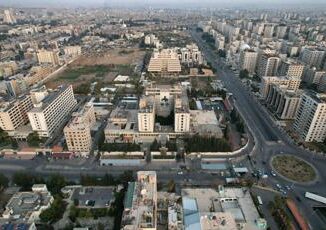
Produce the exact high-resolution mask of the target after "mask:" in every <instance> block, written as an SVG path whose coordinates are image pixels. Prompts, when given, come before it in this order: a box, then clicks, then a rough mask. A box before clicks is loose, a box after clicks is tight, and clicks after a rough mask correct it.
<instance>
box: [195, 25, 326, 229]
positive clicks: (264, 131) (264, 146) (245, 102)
mask: <svg viewBox="0 0 326 230" xmlns="http://www.w3.org/2000/svg"><path fill="white" fill-rule="evenodd" d="M191 35H192V37H193V38H194V40H195V41H196V42H197V44H198V46H199V48H200V49H201V50H202V52H203V54H204V56H205V58H206V60H207V61H208V62H210V63H211V64H212V66H213V67H214V68H215V69H216V70H217V79H220V80H222V82H223V83H224V85H225V87H226V88H227V90H228V91H229V92H231V93H232V94H233V95H234V98H235V106H236V108H237V110H238V111H239V113H240V114H241V115H242V117H243V119H244V121H245V123H246V125H247V126H248V128H249V130H250V131H251V134H252V135H253V137H254V140H255V147H254V149H253V151H252V152H251V154H252V156H253V157H252V158H253V159H254V160H255V162H256V164H255V165H254V168H255V169H260V170H262V171H264V172H267V173H269V172H270V171H271V166H270V161H271V158H272V157H273V156H275V155H278V154H284V153H286V154H292V155H295V156H298V157H301V158H303V159H304V160H306V161H308V162H310V163H311V164H312V165H313V166H314V167H315V168H316V169H317V171H318V179H317V180H316V181H315V182H314V183H312V184H298V183H292V182H289V181H287V180H285V179H283V178H281V177H279V176H278V177H276V178H269V179H267V180H266V183H267V184H268V185H270V186H271V187H274V188H275V184H277V183H279V184H282V185H292V186H293V187H294V189H293V190H292V191H291V192H290V193H289V194H288V195H289V196H290V197H292V198H294V199H296V198H298V197H299V198H300V199H301V200H302V202H297V205H298V206H299V209H300V210H301V211H302V212H303V214H304V215H305V216H306V217H307V219H308V222H309V225H310V226H311V228H312V229H320V226H323V225H324V224H325V223H323V222H322V220H321V219H320V218H319V216H318V215H315V212H314V210H313V209H312V206H316V205H321V204H318V203H314V202H311V201H309V200H307V199H306V198H304V193H305V192H306V191H310V192H314V193H317V194H320V195H322V196H326V170H325V166H326V159H325V158H324V157H323V156H320V155H317V154H314V153H312V152H310V151H306V150H304V149H302V148H300V147H298V146H297V145H296V144H295V143H294V142H293V141H292V140H291V139H290V138H289V136H288V135H287V134H286V133H285V132H284V131H283V130H282V129H280V128H279V127H278V126H277V125H276V124H275V122H274V121H273V120H272V119H271V116H270V115H269V114H268V112H267V110H266V109H265V108H264V107H263V106H262V105H261V104H260V103H259V102H258V100H257V99H256V98H255V96H254V95H252V93H251V92H250V91H249V90H248V89H247V88H246V87H244V85H243V84H242V82H241V80H240V79H239V78H238V77H237V76H235V74H234V73H233V72H232V71H231V70H230V69H229V68H228V67H227V66H226V65H225V63H224V61H223V60H221V58H219V57H218V56H217V54H216V51H214V50H212V49H211V48H210V47H209V46H208V45H207V44H206V43H205V41H203V40H202V39H201V33H197V32H196V31H195V30H192V31H191ZM248 165H249V164H248ZM312 214H313V215H312Z"/></svg>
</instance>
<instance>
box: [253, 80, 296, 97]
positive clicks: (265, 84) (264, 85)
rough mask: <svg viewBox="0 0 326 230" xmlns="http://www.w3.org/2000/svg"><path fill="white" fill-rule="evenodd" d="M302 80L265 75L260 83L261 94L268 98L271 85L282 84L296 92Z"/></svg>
mask: <svg viewBox="0 0 326 230" xmlns="http://www.w3.org/2000/svg"><path fill="white" fill-rule="evenodd" d="M300 83H301V80H300V79H297V78H293V77H287V76H282V77H263V78H262V81H261V85H260V91H259V92H260V95H261V97H262V98H264V99H265V98H266V97H267V95H268V93H269V90H270V87H271V85H278V86H281V87H283V88H285V89H287V90H289V91H293V92H296V91H297V90H298V89H299V87H300Z"/></svg>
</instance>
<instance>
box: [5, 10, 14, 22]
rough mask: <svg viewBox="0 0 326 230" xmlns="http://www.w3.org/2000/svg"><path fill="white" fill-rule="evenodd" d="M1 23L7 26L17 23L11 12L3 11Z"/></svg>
mask: <svg viewBox="0 0 326 230" xmlns="http://www.w3.org/2000/svg"><path fill="white" fill-rule="evenodd" d="M3 14H4V17H3V21H4V22H5V23H8V24H15V23H16V22H17V20H16V18H15V16H14V14H13V12H12V10H4V12H3Z"/></svg>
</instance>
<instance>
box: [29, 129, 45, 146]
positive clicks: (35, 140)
mask: <svg viewBox="0 0 326 230" xmlns="http://www.w3.org/2000/svg"><path fill="white" fill-rule="evenodd" d="M41 142H42V140H41V138H40V137H39V135H38V133H37V132H33V133H31V134H29V135H28V136H27V144H28V145H29V146H31V147H39V146H40V144H41Z"/></svg>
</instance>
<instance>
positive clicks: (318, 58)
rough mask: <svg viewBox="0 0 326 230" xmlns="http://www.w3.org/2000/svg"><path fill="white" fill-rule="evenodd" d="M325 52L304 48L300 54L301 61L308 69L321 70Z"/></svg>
mask: <svg viewBox="0 0 326 230" xmlns="http://www.w3.org/2000/svg"><path fill="white" fill-rule="evenodd" d="M325 53H326V52H325V50H320V49H315V48H305V49H304V50H303V51H302V52H301V57H300V58H301V60H302V61H303V62H304V63H305V64H307V65H309V66H310V67H316V68H317V69H319V68H321V67H322V66H321V65H322V62H323V59H324V57H325Z"/></svg>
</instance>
